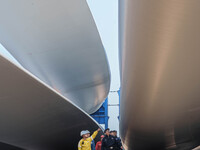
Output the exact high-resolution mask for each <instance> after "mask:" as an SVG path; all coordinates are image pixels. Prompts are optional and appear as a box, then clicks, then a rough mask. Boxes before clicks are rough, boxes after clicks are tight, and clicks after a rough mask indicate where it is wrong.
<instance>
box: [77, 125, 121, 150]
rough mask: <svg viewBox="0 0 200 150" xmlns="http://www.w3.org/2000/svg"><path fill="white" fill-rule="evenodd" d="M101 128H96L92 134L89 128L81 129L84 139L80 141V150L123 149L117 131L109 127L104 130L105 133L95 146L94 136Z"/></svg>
mask: <svg viewBox="0 0 200 150" xmlns="http://www.w3.org/2000/svg"><path fill="white" fill-rule="evenodd" d="M100 130H101V129H100V128H99V129H98V130H96V131H95V132H94V133H93V134H92V136H90V132H89V131H88V130H84V131H81V133H80V135H81V136H82V139H81V140H80V141H79V143H78V150H123V147H122V143H121V139H120V138H119V137H117V131H116V130H113V131H110V129H109V128H107V129H106V130H105V131H104V135H101V140H100V141H99V142H97V143H96V146H95V142H94V138H95V137H96V136H97V134H98V132H99V131H100Z"/></svg>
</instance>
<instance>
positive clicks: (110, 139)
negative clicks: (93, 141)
mask: <svg viewBox="0 0 200 150" xmlns="http://www.w3.org/2000/svg"><path fill="white" fill-rule="evenodd" d="M104 134H105V137H104V138H103V140H102V146H101V150H117V149H115V147H114V146H115V145H116V140H115V137H114V136H112V135H110V129H109V128H108V129H106V130H105V131H104Z"/></svg>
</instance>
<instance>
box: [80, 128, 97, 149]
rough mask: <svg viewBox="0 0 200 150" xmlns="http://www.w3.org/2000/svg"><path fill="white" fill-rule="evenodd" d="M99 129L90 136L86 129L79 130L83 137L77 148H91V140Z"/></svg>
mask: <svg viewBox="0 0 200 150" xmlns="http://www.w3.org/2000/svg"><path fill="white" fill-rule="evenodd" d="M100 130H101V129H100V128H99V129H98V130H96V131H95V132H94V133H93V134H92V136H90V132H89V131H88V130H84V131H81V134H80V135H81V136H82V137H83V138H82V139H81V140H80V141H79V143H78V150H91V142H92V140H94V138H95V137H96V136H97V134H98V132H99V131H100Z"/></svg>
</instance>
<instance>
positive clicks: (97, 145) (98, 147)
mask: <svg viewBox="0 0 200 150" xmlns="http://www.w3.org/2000/svg"><path fill="white" fill-rule="evenodd" d="M103 138H104V135H102V136H101V141H99V142H97V144H96V147H95V149H96V150H101V144H102V140H103Z"/></svg>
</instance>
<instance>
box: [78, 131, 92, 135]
mask: <svg viewBox="0 0 200 150" xmlns="http://www.w3.org/2000/svg"><path fill="white" fill-rule="evenodd" d="M88 133H90V131H88V130H83V131H81V133H80V135H81V136H83V135H84V134H88Z"/></svg>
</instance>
